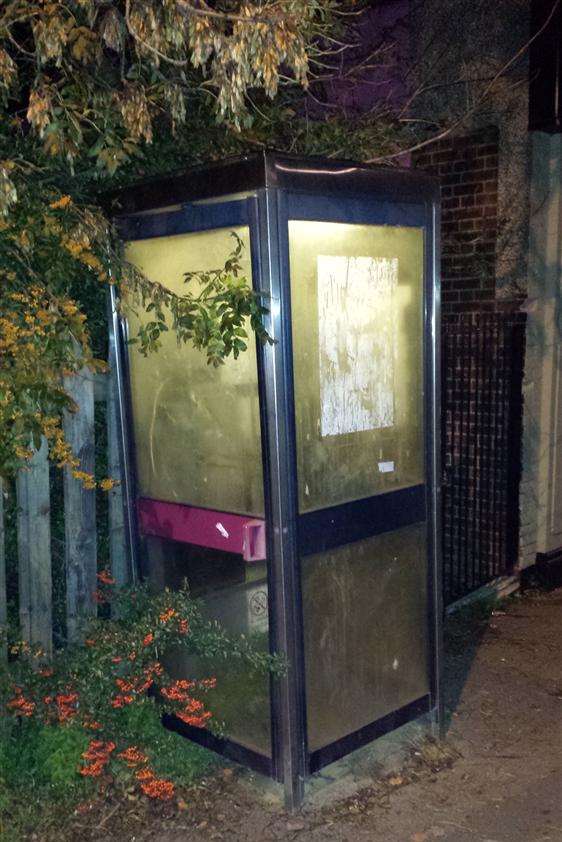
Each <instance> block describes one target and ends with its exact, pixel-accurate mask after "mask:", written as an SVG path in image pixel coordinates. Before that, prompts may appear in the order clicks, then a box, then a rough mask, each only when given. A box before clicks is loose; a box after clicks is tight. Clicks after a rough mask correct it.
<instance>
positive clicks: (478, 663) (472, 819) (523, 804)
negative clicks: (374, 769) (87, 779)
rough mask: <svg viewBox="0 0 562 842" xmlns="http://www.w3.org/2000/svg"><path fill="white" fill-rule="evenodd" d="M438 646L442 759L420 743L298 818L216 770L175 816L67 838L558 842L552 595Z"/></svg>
mask: <svg viewBox="0 0 562 842" xmlns="http://www.w3.org/2000/svg"><path fill="white" fill-rule="evenodd" d="M447 639H448V651H447V659H446V660H447V670H446V704H447V708H448V710H449V714H450V727H449V731H448V736H447V744H446V747H445V750H441V749H438V748H437V747H435V746H434V745H431V744H429V745H428V746H426V747H425V748H424V750H423V751H422V752H421V754H419V755H417V756H413V757H412V759H411V761H410V762H408V763H407V764H406V766H405V767H404V768H403V769H402V770H398V771H397V772H396V773H394V774H393V775H392V776H390V777H389V776H386V778H385V779H383V780H378V781H373V783H372V785H370V786H369V787H367V788H365V789H363V790H361V791H360V792H359V793H357V795H355V796H353V797H351V798H348V799H346V800H345V801H340V802H337V803H333V804H331V805H330V806H329V807H324V808H322V809H312V810H308V811H305V812H304V813H303V814H300V815H298V816H288V815H287V814H285V813H284V812H283V811H281V810H279V809H278V808H275V807H273V806H270V807H267V806H264V804H263V800H261V799H258V798H257V797H256V796H255V795H253V794H252V791H251V789H248V787H247V786H244V785H242V783H241V781H239V780H238V778H237V773H236V772H234V773H233V774H232V773H231V772H230V771H229V770H227V772H226V774H225V773H223V774H222V775H220V776H219V778H218V779H217V780H216V781H210V782H208V783H207V784H206V786H205V787H203V788H200V789H198V790H197V792H194V793H192V794H191V797H190V799H189V800H190V807H189V808H188V809H186V810H184V811H183V812H181V811H178V810H177V809H175V808H174V810H173V811H172V810H170V808H168V811H166V810H163V811H162V810H161V811H160V812H158V811H155V810H154V809H153V808H151V809H152V812H147V813H146V814H145V815H143V816H140V815H138V814H137V815H136V816H134V817H127V816H125V815H123V810H120V809H119V808H117V809H115V813H114V815H112V816H111V817H108V819H107V820H106V821H103V818H102V819H101V821H102V822H103V824H102V825H101V826H100V823H99V822H97V823H96V824H93V825H89V826H87V827H86V826H84V824H81V827H80V829H79V828H78V827H76V828H75V829H74V833H75V834H76V835H75V836H73V838H76V839H84V840H85V839H104V840H106V839H107V840H113V839H115V840H117V839H119V840H123V842H124V840H131V842H133V840H135V842H139V840H143V842H145V841H146V842H148V840H150V841H151V842H153V841H154V842H156V841H157V842H180V840H190V842H191V840H192V841H193V842H203V840H205V842H207V840H212V839H223V840H233V841H234V840H240V842H242V840H244V842H262V840H263V842H267V840H279V839H284V840H303V842H308V840H311V842H317V841H319V840H342V842H348V841H349V842H363V841H364V840H365V841H366V840H369V842H432V840H443V842H469V840H470V841H471V842H472V840H475V842H562V590H558V591H554V592H551V593H548V594H547V593H538V592H532V593H527V594H526V595H524V596H522V597H516V598H512V599H511V600H510V601H509V603H507V604H506V605H505V606H502V607H501V608H500V609H498V610H496V611H495V612H494V614H493V615H492V616H491V617H487V616H484V615H483V613H482V611H481V610H479V609H478V608H477V609H473V610H472V611H471V612H469V615H468V616H467V614H464V615H462V616H461V615H455V616H454V617H453V618H450V620H449V622H448V635H447ZM92 819H93V817H92ZM82 821H83V820H82ZM96 827H97V830H96ZM69 830H71V829H69ZM71 834H72V830H71ZM67 838H68V837H67Z"/></svg>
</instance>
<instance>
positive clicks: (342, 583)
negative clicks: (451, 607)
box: [302, 525, 429, 751]
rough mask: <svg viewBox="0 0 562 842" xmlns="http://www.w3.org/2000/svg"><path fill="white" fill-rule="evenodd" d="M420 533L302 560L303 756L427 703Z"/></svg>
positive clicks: (401, 533)
mask: <svg viewBox="0 0 562 842" xmlns="http://www.w3.org/2000/svg"><path fill="white" fill-rule="evenodd" d="M426 581H427V563H426V549H425V527H424V526H423V525H422V526H419V525H418V526H410V527H406V528H404V529H400V530H397V531H395V532H388V533H385V534H383V535H378V536H376V537H374V538H368V539H367V540H364V541H358V542H355V543H353V544H348V545H346V546H345V547H339V548H337V549H335V550H332V551H331V552H324V553H320V554H317V555H310V556H306V557H305V558H303V560H302V588H303V608H304V640H305V670H306V696H307V727H308V744H309V750H310V751H316V750H317V749H319V748H322V747H324V746H326V745H329V744H330V743H332V742H334V741H335V740H338V739H340V738H341V737H344V736H346V735H348V734H351V733H353V732H354V731H357V730H358V729H359V728H362V727H363V726H364V725H368V724H369V723H371V722H374V721H375V720H377V719H378V718H379V717H382V716H385V715H386V714H387V713H390V712H391V711H394V710H397V709H398V708H400V707H402V706H403V705H406V704H408V703H409V702H412V701H415V700H416V699H418V698H420V697H422V696H424V695H426V694H427V693H428V692H429V684H428V641H427V592H426Z"/></svg>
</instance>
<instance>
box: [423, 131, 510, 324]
mask: <svg viewBox="0 0 562 842" xmlns="http://www.w3.org/2000/svg"><path fill="white" fill-rule="evenodd" d="M498 145H499V144H498V130H497V128H495V127H492V128H487V129H483V130H481V131H479V132H476V133H474V134H470V135H468V136H466V137H454V138H445V139H444V140H441V141H439V142H438V143H435V144H433V145H432V146H430V147H428V148H427V149H423V150H420V151H419V152H418V153H417V154H416V155H415V156H414V158H413V163H414V166H416V167H418V168H420V169H423V170H425V171H427V172H430V173H432V174H433V175H436V176H437V177H438V178H439V179H440V181H441V199H442V229H441V233H442V244H443V247H442V258H441V259H442V264H441V276H442V307H443V313H444V314H449V313H462V312H468V311H475V310H480V311H482V310H494V309H496V242H497V235H498Z"/></svg>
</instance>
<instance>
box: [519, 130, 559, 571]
mask: <svg viewBox="0 0 562 842" xmlns="http://www.w3.org/2000/svg"><path fill="white" fill-rule="evenodd" d="M531 137H532V147H533V166H532V178H531V186H532V190H531V213H530V237H529V280H528V299H527V302H526V305H525V309H526V310H527V314H528V316H527V318H528V323H527V353H526V362H525V380H524V387H523V393H524V401H525V404H524V418H523V474H522V479H521V495H520V506H521V535H520V544H521V553H520V565H521V567H526V566H528V565H530V564H533V563H534V561H535V558H536V554H537V553H538V552H539V553H548V552H552V551H553V550H556V549H557V548H559V547H561V546H562V196H561V189H562V188H561V185H562V135H559V134H558V135H547V134H542V133H540V132H535V133H533V134H532V135H531Z"/></svg>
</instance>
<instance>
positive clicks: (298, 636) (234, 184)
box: [112, 153, 441, 806]
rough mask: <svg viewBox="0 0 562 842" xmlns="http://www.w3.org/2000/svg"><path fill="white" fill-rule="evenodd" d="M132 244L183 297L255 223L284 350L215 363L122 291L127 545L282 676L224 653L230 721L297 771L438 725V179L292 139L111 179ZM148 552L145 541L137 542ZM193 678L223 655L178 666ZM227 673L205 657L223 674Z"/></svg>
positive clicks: (146, 265) (257, 282)
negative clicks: (149, 174)
mask: <svg viewBox="0 0 562 842" xmlns="http://www.w3.org/2000/svg"><path fill="white" fill-rule="evenodd" d="M112 201H113V208H114V213H115V215H116V219H117V222H118V224H119V226H120V231H121V234H122V237H123V239H124V241H125V243H126V253H127V256H128V259H129V260H130V261H131V262H132V263H133V264H135V265H136V266H138V267H139V269H141V270H142V271H143V272H144V273H145V274H146V275H147V276H148V277H149V278H150V279H151V280H153V281H158V282H160V283H162V284H164V285H165V286H167V287H169V288H170V289H171V290H173V291H175V292H181V290H182V287H183V283H184V274H185V272H187V271H196V272H199V271H203V270H212V269H217V268H220V267H221V266H223V265H224V262H225V260H226V258H227V256H228V254H229V253H230V252H231V250H232V243H233V238H232V236H231V234H232V232H234V233H235V234H236V235H237V236H238V237H239V238H240V240H241V241H242V244H243V252H242V259H243V262H244V270H245V272H246V275H247V278H248V279H251V282H252V284H253V286H254V288H255V289H256V290H258V291H260V292H261V293H263V294H264V296H265V299H264V300H265V305H266V306H267V308H268V313H267V315H266V316H265V327H266V329H267V331H268V332H269V334H270V336H271V337H272V338H273V340H274V343H273V344H272V345H263V346H262V345H261V344H259V345H257V343H256V341H255V338H254V336H253V334H252V335H251V337H250V343H249V347H248V349H247V350H246V351H245V352H243V353H242V354H241V355H240V356H239V358H238V359H237V360H234V359H230V358H229V359H227V361H226V364H225V365H222V366H220V367H219V368H213V367H211V366H209V365H207V361H206V357H205V354H204V352H201V351H198V350H195V349H194V348H193V347H188V346H186V345H178V343H177V341H176V339H175V337H174V335H173V332H169V333H168V334H166V335H165V336H164V337H163V339H162V347H161V349H160V350H159V351H158V352H156V353H153V354H150V355H149V356H148V357H144V356H142V355H141V354H140V353H139V352H138V351H137V349H136V346H134V345H127V343H126V336H127V331H129V334H134V333H136V331H137V329H138V326H139V322H140V321H142V319H148V318H150V316H147V315H146V314H145V315H143V314H142V312H140V313H139V312H138V311H136V312H135V311H134V310H133V309H132V308H131V309H129V310H128V309H127V302H126V301H125V302H124V306H123V307H122V308H121V310H120V311H118V310H117V307H116V306H115V296H114V301H113V308H112V319H113V328H114V334H113V336H114V339H115V343H116V359H117V362H116V366H117V377H118V382H119V387H120V394H119V406H120V409H121V421H122V428H121V429H122V440H123V458H124V462H125V467H126V475H125V482H124V496H125V500H126V525H127V530H128V535H129V537H130V544H131V546H130V549H131V553H133V555H134V554H137V555H139V557H142V563H141V569H143V568H144V570H145V572H146V574H147V575H149V576H150V577H151V578H152V579H153V580H155V581H157V582H160V584H161V585H163V586H164V585H165V586H171V587H174V586H175V585H176V584H178V583H179V582H180V581H181V580H183V579H184V578H187V580H188V582H189V584H190V587H191V589H192V591H193V592H194V594H196V595H197V596H200V597H201V598H202V599H203V600H204V604H205V610H206V611H207V612H208V615H209V616H210V617H212V618H216V619H217V620H219V621H220V622H221V623H222V624H223V625H224V627H225V628H226V629H227V630H228V631H231V632H233V633H236V634H240V633H242V634H244V635H246V636H248V637H249V638H250V639H251V640H252V642H253V644H254V645H255V646H257V647H262V648H263V649H264V650H265V651H271V652H279V653H282V655H283V656H284V657H285V659H286V662H287V665H288V668H287V670H286V671H285V672H284V673H283V674H282V675H277V676H264V675H240V673H239V664H228V663H225V664H223V665H222V666H221V665H218V666H217V665H213V669H214V670H215V674H217V677H218V684H217V688H216V690H215V691H213V692H214V694H215V695H214V696H213V699H212V700H211V699H210V700H209V704H210V706H211V708H212V709H213V711H214V712H215V713H216V714H217V715H218V716H219V718H222V719H223V720H224V722H225V725H226V733H227V736H226V737H224V738H221V739H219V738H218V737H216V736H215V735H213V734H211V733H210V732H209V731H207V730H204V729H197V728H192V727H189V726H187V725H184V724H183V723H181V722H179V721H174V722H168V723H167V724H168V725H169V726H171V727H175V728H176V729H177V730H178V731H180V732H182V733H183V734H185V735H186V736H188V737H190V738H191V739H193V740H196V741H197V742H199V743H203V744H204V745H207V746H209V747H211V748H213V749H215V750H217V751H220V752H222V753H224V754H226V755H228V756H230V757H231V758H233V759H236V760H237V761H239V762H241V763H243V764H246V765H247V766H250V767H253V768H255V769H257V770H259V771H261V772H264V773H266V774H268V775H271V776H272V777H273V778H276V779H277V780H279V781H281V782H283V783H284V786H285V793H286V799H287V803H288V804H289V805H290V806H291V805H293V806H294V805H296V804H298V803H299V802H300V800H301V799H302V796H303V791H304V784H305V781H306V778H307V776H308V775H310V774H312V773H314V772H315V771H317V770H319V769H320V768H321V767H323V766H325V765H326V764H328V763H331V762H332V761H334V760H336V759H338V758H340V757H342V756H343V755H345V754H347V753H349V752H351V751H353V750H354V749H356V748H358V747H360V746H362V745H364V744H366V743H367V742H369V741H371V740H373V739H375V738H376V737H378V736H380V735H382V734H384V733H386V732H388V731H390V730H392V729H395V728H397V727H398V726H400V725H402V724H405V723H406V722H408V721H411V720H414V719H417V718H421V717H423V716H425V717H426V721H429V722H433V724H438V723H439V719H440V713H439V711H440V700H439V660H440V655H439V653H440V621H441V608H440V594H441V586H440V535H439V529H440V527H439V517H440V485H439V482H440V479H439V478H440V465H439V411H440V410H439V360H438V354H439V352H438V348H439V341H438V340H439V337H438V332H439V283H438V275H437V256H438V235H439V207H438V187H437V185H436V183H435V182H434V181H433V180H431V179H429V178H427V177H426V176H424V175H421V174H418V173H414V172H410V171H403V170H382V169H375V168H369V167H367V166H365V165H360V164H353V163H348V162H337V161H330V160H317V159H295V158H291V157H287V156H284V155H278V154H273V153H265V154H259V155H255V156H248V157H244V158H240V159H236V160H232V159H231V160H226V161H224V162H221V163H216V164H212V165H209V166H206V167H199V168H195V169H191V170H188V171H186V172H183V173H180V174H176V175H174V176H172V177H169V178H164V179H160V180H157V181H153V182H150V183H143V184H139V185H137V186H134V187H132V188H128V189H127V190H125V191H123V192H121V193H119V194H118V195H116V196H114V197H113V200H112ZM139 548H140V549H139ZM176 667H177V671H178V674H179V675H181V674H182V670H183V674H186V675H187V674H189V673H190V671H191V672H192V671H193V670H194V669H197V668H204V667H205V665H203V666H202V667H201V665H199V666H198V665H194V664H192V663H190V664H182V663H181V662H178V664H177V665H176ZM207 674H208V673H207Z"/></svg>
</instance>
